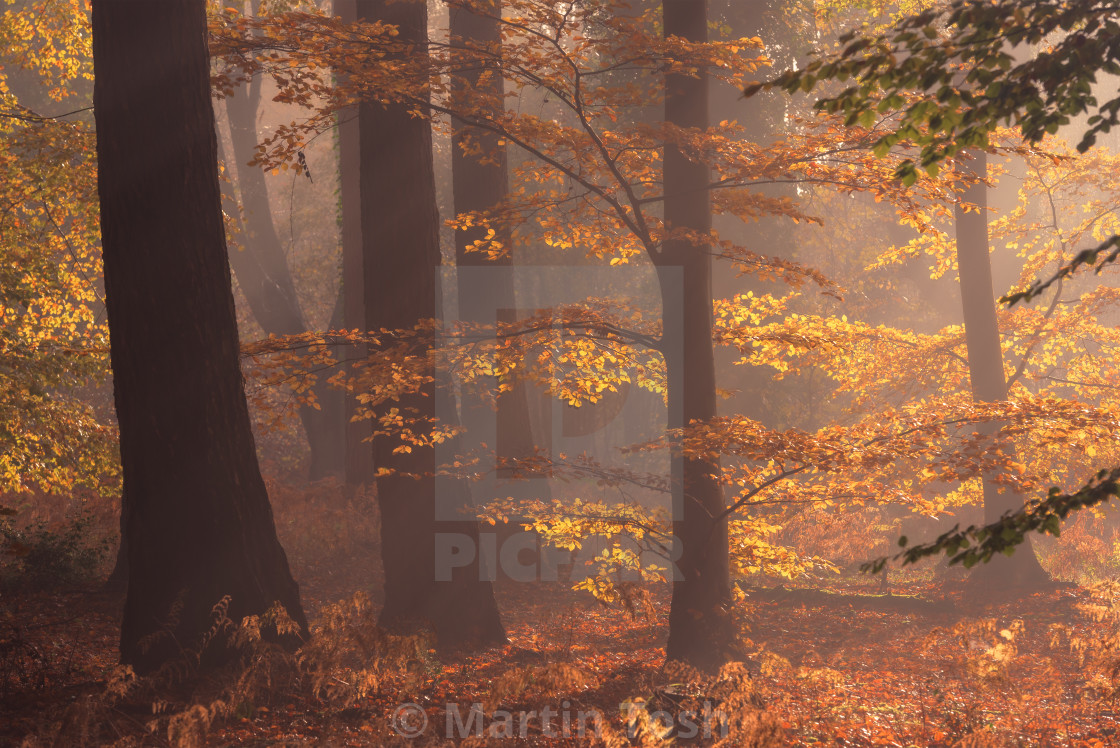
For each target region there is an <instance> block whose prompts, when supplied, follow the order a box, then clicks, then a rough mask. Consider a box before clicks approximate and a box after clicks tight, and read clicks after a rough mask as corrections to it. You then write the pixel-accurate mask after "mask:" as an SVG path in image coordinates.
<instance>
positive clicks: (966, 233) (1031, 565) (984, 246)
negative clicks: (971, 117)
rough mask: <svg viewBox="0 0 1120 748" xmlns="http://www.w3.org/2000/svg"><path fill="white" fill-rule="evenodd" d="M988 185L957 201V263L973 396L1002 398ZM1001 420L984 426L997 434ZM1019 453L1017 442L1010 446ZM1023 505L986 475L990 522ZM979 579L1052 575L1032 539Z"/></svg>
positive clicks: (982, 161) (979, 161) (977, 161)
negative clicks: (968, 207) (1040, 560)
mask: <svg viewBox="0 0 1120 748" xmlns="http://www.w3.org/2000/svg"><path fill="white" fill-rule="evenodd" d="M970 153H971V155H972V157H973V161H972V169H973V170H974V172H973V173H974V174H976V175H978V176H980V177H981V178H983V177H986V176H987V171H988V154H986V153H984V152H983V151H971V152H970ZM987 190H988V188H987V186H986V185H985V184H984V183H983V182H978V183H976V184H974V185H972V186H970V187H969V188H968V190H967V191H966V192H965V193H964V195H963V198H962V199H963V201H964V202H965V203H969V204H971V205H974V206H976V207H977V208H978V210H973V211H970V212H967V213H966V212H964V211H963V210H962V209H961V206H960V204H958V205H957V207H956V211H955V216H956V225H957V268H958V272H959V274H960V281H961V305H962V308H963V310H964V329H965V344H966V346H967V348H968V374H969V379H970V380H971V382H972V399H973V400H975V401H976V402H998V401H1001V400H1006V399H1007V379H1006V375H1005V373H1004V370H1003V349H1002V348H1001V347H1000V334H999V323H998V321H997V319H996V299H995V292H994V291H993V289H992V263H991V257H990V255H989V254H988V214H987V205H988V200H987ZM997 428H998V426H997V425H994V424H993V425H989V426H986V427H984V428H982V429H981V432H982V433H984V432H985V431H986V432H987V433H994V431H995V430H996V429H997ZM1004 448H1005V449H1010V450H1012V451H1011V458H1012V459H1015V457H1014V451H1013V450H1014V445H1005V447H1004ZM1022 507H1023V496H1022V495H1021V494H1019V493H1018V492H1015V491H1010V490H1007V489H1003V488H1001V487H1000V486H998V485H997V484H996V483H994V482H993V481H992V480H991V478H990V476H984V521H985V522H995V521H996V520H998V519H999V518H1000V517H1002V516H1003V515H1004V514H1005V513H1007V512H1009V511H1015V510H1018V509H1021V508H1022ZM973 578H974V579H975V580H976V581H979V582H982V583H984V584H985V585H990V586H991V588H992V589H1000V588H1004V587H1007V586H1016V587H1021V586H1031V585H1037V584H1039V583H1042V582H1044V581H1045V580H1046V579H1047V578H1048V577H1047V574H1046V572H1045V571H1044V570H1043V569H1042V567H1041V566H1040V565H1039V563H1038V557H1037V556H1036V555H1035V553H1034V548H1033V547H1032V546H1031V542H1030V538H1027V539H1026V540H1024V541H1023V543H1022V544H1021V545H1020V546H1019V548H1018V550H1017V551H1016V553H1015V554H1014V555H1013V556H1010V557H1008V556H1004V555H1000V554H997V555H996V556H994V557H993V558H992V560H991V561H990V562H989V563H987V564H983V565H981V566H978V567H975V568H974V570H973Z"/></svg>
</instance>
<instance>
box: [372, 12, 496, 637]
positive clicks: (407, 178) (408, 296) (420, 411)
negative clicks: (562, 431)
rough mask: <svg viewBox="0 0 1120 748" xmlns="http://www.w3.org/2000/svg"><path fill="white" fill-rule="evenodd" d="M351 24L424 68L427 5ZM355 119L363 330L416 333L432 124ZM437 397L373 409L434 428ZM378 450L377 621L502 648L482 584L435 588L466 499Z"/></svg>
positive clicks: (408, 456) (401, 457)
mask: <svg viewBox="0 0 1120 748" xmlns="http://www.w3.org/2000/svg"><path fill="white" fill-rule="evenodd" d="M358 16H359V18H361V19H362V20H368V21H384V22H387V23H391V24H394V25H396V26H398V27H399V29H400V34H399V37H398V38H399V39H402V40H405V41H408V42H412V43H415V44H416V45H417V50H416V57H415V58H414V59H413V60H411V61H410V62H409V64H422V63H421V62H420V60H422V59H423V55H424V54H425V51H424V50H423V48H422V46H423V45H424V44H425V43H426V41H427V6H426V5H425V4H424V3H423V2H416V1H415V0H409V1H407V2H398V1H395V0H388V1H387V0H359V2H358ZM359 110H360V111H359V130H360V145H359V150H360V152H361V201H362V210H361V217H362V218H361V220H362V241H363V245H364V252H363V255H364V260H365V262H364V276H365V299H366V324H367V327H368V328H369V329H370V330H379V329H388V330H400V329H411V328H413V327H414V326H415V325H416V324H417V322H418V321H420V320H422V319H427V318H431V317H435V316H437V304H438V298H437V293H438V291H437V288H436V271H437V268H438V267H439V265H440V248H439V215H438V212H437V209H436V190H435V176H434V173H433V167H432V139H431V126H430V123H429V122H428V121H427V120H425V119H422V118H419V117H413V116H412V115H411V114H410V113H409V107H407V106H403V105H395V104H394V105H387V106H386V105H382V104H379V103H376V102H365V103H362V104H361V105H360V107H359ZM433 374H434V372H433ZM435 395H436V393H435V384H434V383H430V384H428V385H426V386H425V387H424V388H423V391H422V392H420V393H418V394H415V395H408V396H404V397H402V398H400V399H399V400H397V401H394V402H391V403H385V404H383V405H382V406H381V407H379V409H378V410H379V412H385V410H386V409H387V408H390V407H395V408H399V409H400V411H401V412H402V413H410V414H411V415H414V416H416V417H419V418H431V417H434V416H435V415H436V407H435ZM441 415H445V416H446V414H441ZM373 445H374V454H373V459H374V464H375V465H377V467H378V469H379V470H380V469H387V470H391V471H393V472H392V473H391V474H387V475H380V476H378V478H377V498H378V503H379V505H380V508H381V544H382V547H381V555H382V559H383V562H384V567H385V606H384V608H383V609H382V611H381V623H382V624H383V625H385V626H387V627H389V628H393V629H397V630H402V629H403V630H415V628H414V626H415V625H416V624H418V623H419V624H424V623H428V624H431V626H432V628H433V629H434V632H435V634H436V639H437V642H438V643H439V645H440V647H441V648H445V649H450V648H461V647H469V646H480V645H484V644H488V643H491V642H493V641H500V640H503V639H504V632H503V631H502V630H501V624H500V620H499V618H498V611H497V605H496V603H495V602H494V596H493V590H492V587H491V585H490V584H489V583H488V582H482V581H480V580H478V578H477V576H476V577H475V578H474V579H469V578H465V577H460V576H456V577H455V578H453V579H452V580H451V581H446V582H440V581H437V578H436V566H435V544H436V534H437V533H448V532H460V531H462V529H463V528H462V526H463V525H464V524H466V525H469V526H470V527H473V529H474V534H475V538H476V539H477V523H473V522H472V523H463V522H462V521H458V522H452V523H447V524H446V525H444V524H441V523H437V521H436V511H435V509H436V502H437V500H439V501H443V500H445V499H446V500H448V501H449V502H450V503H451V504H455V503H461V502H462V501H463V499H462V497H461V496H455V497H450V498H449V497H437V495H436V479H435V475H434V469H435V450H434V449H432V448H430V447H419V446H413V447H412V449H411V451H410V452H406V453H396V452H394V450H395V448H396V447H397V446H398V445H400V440H399V438H397V437H396V436H394V435H385V434H381V435H377V436H375V437H374V442H373ZM413 476H415V477H413ZM452 483H453V485H451V486H450V487H449V490H452V491H457V492H461V491H463V490H464V487H463V486H462V485H460V482H452ZM441 484H442V481H441ZM476 548H477V544H476Z"/></svg>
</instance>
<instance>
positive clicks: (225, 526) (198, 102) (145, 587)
mask: <svg viewBox="0 0 1120 748" xmlns="http://www.w3.org/2000/svg"><path fill="white" fill-rule="evenodd" d="M93 57H94V74H95V83H94V106H95V110H96V123H97V155H98V163H97V167H98V195H99V197H100V202H101V234H102V247H103V250H102V251H103V257H104V277H105V295H106V306H107V309H108V320H109V332H110V358H111V364H112V370H113V388H114V398H115V401H116V408H117V418H118V421H119V424H120V449H121V462H122V466H123V471H124V484H125V490H126V492H127V495H128V499H129V511H128V512H127V516H126V522H125V540H126V542H127V544H128V556H129V567H130V570H131V574H130V575H129V581H128V593H127V598H126V601H125V611H124V619H123V622H122V626H121V657H122V660H123V661H124V662H125V663H128V664H131V665H133V667H134V668H136V670H137V671H138V672H147V671H151V670H153V669H156V668H157V667H159V666H160V665H161V664H163V663H165V662H167V661H168V660H171V659H173V658H176V657H180V656H182V655H183V653H184V651H186V652H191V651H194V652H195V654H196V655H198V656H200V657H203V658H218V657H220V656H221V654H222V652H223V650H224V646H223V645H224V641H223V638H222V634H223V632H224V630H225V629H224V628H223V621H225V620H233V621H237V620H240V618H241V617H243V616H247V615H252V614H263V613H265V612H267V611H268V610H270V609H272V608H273V606H274V605H276V604H279V605H281V606H283V608H284V609H285V610H286V611H287V617H288V618H290V619H291V621H292V622H293V623H294V626H291V627H289V626H286V625H281V626H280V629H281V630H282V631H278V630H274V631H273V633H274V634H277V633H279V634H280V635H281V636H282V637H283V638H285V639H286V640H293V639H295V638H297V637H300V636H303V635H305V634H306V631H307V624H306V620H305V618H304V614H303V610H302V608H301V605H300V600H299V591H298V587H297V586H296V583H295V581H294V580H293V579H292V576H291V573H290V571H289V569H288V562H287V559H286V557H285V555H284V551H283V549H282V548H281V547H280V543H279V541H278V540H277V538H276V529H275V526H274V524H273V519H272V510H271V508H270V506H269V501H268V495H267V493H266V490H265V486H264V481H263V480H262V479H261V475H260V470H259V468H258V466H257V457H256V452H255V448H254V443H253V436H252V432H251V430H250V425H249V413H248V406H247V404H246V401H245V394H244V390H243V384H242V378H241V370H240V363H239V346H238V337H237V324H236V318H235V316H234V307H233V293H232V290H231V281H230V271H229V263H228V260H227V258H226V245H225V234H224V229H223V225H222V213H221V198H220V192H219V186H218V171H217V140H216V136H215V129H214V117H213V109H212V105H211V99H210V83H209V76H210V73H209V53H208V49H207V41H206V16H205V6H204V3H203V2H201V0H172V1H170V2H165V3H158V4H154V3H139V4H138V3H131V2H120V1H118V0H98V1H97V2H95V3H94V4H93ZM207 641H208V643H207Z"/></svg>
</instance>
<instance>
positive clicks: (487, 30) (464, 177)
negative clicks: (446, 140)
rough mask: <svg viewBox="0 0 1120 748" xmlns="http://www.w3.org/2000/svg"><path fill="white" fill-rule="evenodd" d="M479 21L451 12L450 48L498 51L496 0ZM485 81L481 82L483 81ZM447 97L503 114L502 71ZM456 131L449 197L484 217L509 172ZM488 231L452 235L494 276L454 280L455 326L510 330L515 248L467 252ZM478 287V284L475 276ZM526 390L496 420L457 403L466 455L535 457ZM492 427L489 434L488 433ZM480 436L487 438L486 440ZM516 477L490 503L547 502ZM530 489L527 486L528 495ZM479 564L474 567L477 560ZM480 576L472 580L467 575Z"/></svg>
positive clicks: (472, 262) (464, 77) (479, 405)
mask: <svg viewBox="0 0 1120 748" xmlns="http://www.w3.org/2000/svg"><path fill="white" fill-rule="evenodd" d="M477 10H478V11H479V13H477V14H476V13H471V12H468V11H467V10H466V9H464V8H462V7H452V8H451V9H450V26H451V39H452V40H453V41H452V44H458V43H460V42H461V43H462V44H463V45H464V46H469V47H471V48H474V49H484V48H491V49H498V48H499V47H500V45H501V42H502V40H501V22H500V19H501V12H502V6H501V3H500V2H498V1H497V0H484V1H483V2H480V3H479V4H478V5H477ZM484 72H486V73H487V77H483V73H484ZM451 91H452V97H453V98H454V99H455V101H456V102H459V101H462V102H463V103H464V104H466V103H467V102H469V101H471V100H472V99H471V97H475V98H479V97H487V98H489V99H490V103H491V108H492V109H493V110H495V112H498V111H500V108H501V107H502V106H503V97H502V95H503V92H504V86H503V81H502V76H501V71H500V70H499V69H498V64H497V63H496V62H494V63H492V64H491V65H489V66H488V67H484V66H483V65H482V64H479V65H477V66H468V67H467V69H466V70H464V71H463V72H462V73H460V74H459V75H456V76H454V77H453V78H452V79H451ZM452 125H453V127H454V130H453V132H452V136H451V144H452V145H451V171H452V190H453V199H454V204H455V212H456V213H466V212H469V211H484V210H488V209H490V208H494V207H495V206H498V205H499V204H500V203H501V202H502V201H503V200H504V199H505V198H506V196H507V193H508V191H509V177H508V173H507V170H506V149H505V146H504V145H502V144H501V143H500V138H499V137H498V135H497V134H495V133H491V132H487V131H484V130H477V129H475V130H468V128H467V127H466V126H464V124H463V123H462V122H461V121H460V120H458V119H453V120H452ZM468 135H470V136H471V138H472V139H473V140H474V141H475V143H476V144H477V145H478V146H479V147H480V148H481V150H482V153H483V154H485V155H486V156H487V159H486V161H483V160H481V159H479V158H478V157H477V156H473V155H467V154H466V153H465V152H464V150H463V145H464V144H465V141H466V140H467V136H468ZM485 234H486V231H485V230H484V229H483V228H482V227H478V226H475V227H471V228H469V229H465V230H464V229H459V230H456V232H455V263H456V265H458V266H459V267H460V268H463V267H483V268H485V267H489V268H494V269H495V272H493V273H490V274H487V275H486V276H485V277H484V278H483V282H482V283H478V282H475V283H472V282H471V281H470V280H469V277H468V276H467V275H466V274H464V273H460V274H459V318H460V319H462V320H464V321H468V322H475V323H479V324H489V323H493V322H513V321H515V318H516V308H515V307H516V303H515V302H516V299H515V294H514V284H513V255H512V253H511V252H512V243H511V241H510V237H509V235H508V232H506V231H504V230H499V232H498V236H497V237H496V239H497V241H500V242H501V243H502V244H503V245H504V246H505V248H506V253H505V254H504V255H502V256H501V257H498V258H494V259H490V257H489V256H488V255H486V254H484V253H481V252H471V251H469V247H470V246H471V245H472V244H473V243H474V242H475V241H477V240H479V239H481V238H483V237H484V236H485ZM476 280H477V276H476ZM529 396H530V395H529V388H528V387H527V386H526V385H525V384H524V383H517V384H515V385H514V387H513V389H512V390H510V391H508V392H503V393H500V394H499V395H498V402H497V408H498V409H497V414H496V416H495V413H494V412H493V411H492V410H491V407H490V404H489V403H487V402H485V401H484V400H483V398H481V397H478V396H476V395H475V394H474V393H472V392H471V390H470V389H469V388H468V389H465V390H464V391H463V393H462V396H461V404H462V414H463V424H464V426H465V427H466V434H465V440H464V441H466V442H467V443H468V444H469V446H470V447H472V448H473V447H476V446H479V445H481V443H483V442H486V443H489V444H490V445H492V446H493V448H494V453H495V456H496V457H497V458H498V460H499V461H501V460H517V459H521V458H526V457H530V456H532V455H534V454H535V452H536V447H537V444H536V442H535V440H534V438H533V428H532V424H531V420H530V416H529ZM488 422H493V426H494V428H493V431H494V433H493V435H492V436H491V435H490V433H489V432H490V431H491V429H489V428H485V426H488V425H489V423H488ZM483 435H485V436H483ZM515 472H519V471H516V470H515V469H513V468H510V467H504V468H499V469H498V470H497V472H496V478H497V480H498V484H497V486H496V487H497V489H498V492H499V495H497V496H485V497H482V498H483V499H484V500H486V501H489V500H493V499H497V498H504V497H506V496H513V497H516V498H527V496H526V493H527V492H529V491H532V492H533V494H534V495H533V498H538V499H544V500H547V499H549V498H551V493H550V492H549V491H548V484H547V483H542V482H534V483H532V484H529V483H526V482H525V481H523V480H518V479H516V478H513V479H512V482H511V481H507V480H505V479H508V478H511V476H512V475H513V473H515ZM530 485H531V486H532V487H531V488H530ZM476 562H477V559H476ZM470 573H474V574H477V572H470Z"/></svg>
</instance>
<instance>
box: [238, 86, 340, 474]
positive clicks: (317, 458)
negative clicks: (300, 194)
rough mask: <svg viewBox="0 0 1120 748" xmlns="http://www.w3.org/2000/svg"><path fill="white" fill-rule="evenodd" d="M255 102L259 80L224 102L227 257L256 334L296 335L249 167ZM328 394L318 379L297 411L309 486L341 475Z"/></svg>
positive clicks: (276, 246) (284, 266)
mask: <svg viewBox="0 0 1120 748" xmlns="http://www.w3.org/2000/svg"><path fill="white" fill-rule="evenodd" d="M260 101H261V79H260V78H259V77H257V78H254V79H253V80H252V81H250V82H248V83H245V84H242V85H241V86H240V87H239V88H238V89H237V90H236V91H235V93H234V95H233V96H231V97H229V98H227V99H226V113H227V115H228V117H227V118H228V121H229V132H230V142H231V143H232V144H233V161H234V164H235V165H236V166H235V169H234V170H235V171H236V173H237V184H238V187H239V188H240V193H241V206H242V209H243V213H244V226H243V228H244V241H243V245H244V246H243V247H242V249H240V250H239V251H235V252H233V253H232V254H231V256H230V264H231V265H232V266H233V271H234V273H235V274H236V275H237V282H238V284H239V285H240V286H241V289H242V291H243V292H244V293H245V298H246V300H247V301H248V303H249V308H250V309H251V310H252V312H253V317H254V318H255V319H256V320H257V324H259V325H260V326H261V329H262V330H264V331H265V333H266V334H268V335H298V334H300V333H303V332H306V331H307V329H308V325H307V321H306V319H305V318H304V315H303V311H302V309H301V308H300V303H299V297H298V295H297V294H296V287H295V282H294V281H293V280H292V273H291V270H290V269H289V268H288V258H287V257H286V256H285V254H284V247H283V244H282V243H281V242H280V236H279V235H278V234H277V233H276V225H275V224H274V223H273V220H272V207H271V205H270V204H269V199H268V185H267V184H266V183H265V180H264V171H263V170H262V169H261V168H260V167H259V166H253V165H250V162H251V161H252V160H253V158H254V156H255V155H256V147H257V112H258V110H259V108H260ZM330 390H331V388H330V386H329V385H328V384H327V383H326V377H321V378H320V379H319V381H318V382H317V384H316V386H315V388H314V390H313V391H314V393H315V396H316V398H317V399H318V401H319V406H320V407H319V408H313V407H311V406H309V405H303V406H301V407H300V409H299V417H300V422H301V423H302V424H303V429H304V433H305V434H306V436H307V443H308V447H309V448H310V452H311V464H310V466H309V469H308V477H310V478H311V479H312V480H316V479H319V478H324V477H326V476H328V475H341V474H342V473H343V472H344V469H345V443H344V439H345V431H344V425H343V418H344V416H343V413H342V410H341V408H342V400H341V399H340V398H338V397H335V396H334V395H333V393H332V392H331V391H330Z"/></svg>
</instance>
